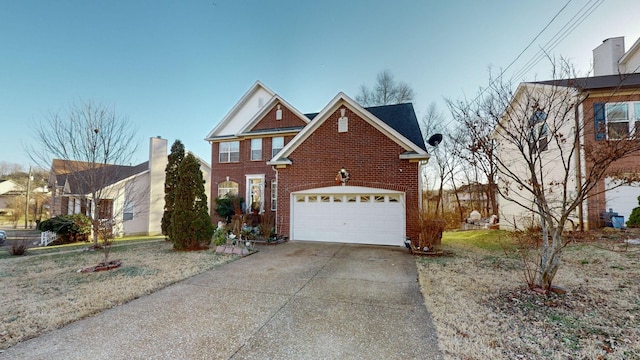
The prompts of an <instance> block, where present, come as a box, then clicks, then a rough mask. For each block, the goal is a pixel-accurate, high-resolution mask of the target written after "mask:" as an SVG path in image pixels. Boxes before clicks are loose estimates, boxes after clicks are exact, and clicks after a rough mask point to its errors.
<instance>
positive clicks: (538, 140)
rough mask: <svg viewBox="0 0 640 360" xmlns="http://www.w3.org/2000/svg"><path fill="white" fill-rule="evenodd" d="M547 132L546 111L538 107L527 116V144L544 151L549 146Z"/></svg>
mask: <svg viewBox="0 0 640 360" xmlns="http://www.w3.org/2000/svg"><path fill="white" fill-rule="evenodd" d="M548 134H549V126H548V125H547V113H545V112H544V111H542V110H540V109H538V110H536V111H535V112H534V113H533V115H531V117H530V118H529V146H532V147H534V149H535V150H536V151H538V152H541V151H546V150H547V149H548V148H549V141H548V139H547V136H548Z"/></svg>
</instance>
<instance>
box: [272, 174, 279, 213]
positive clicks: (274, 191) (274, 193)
mask: <svg viewBox="0 0 640 360" xmlns="http://www.w3.org/2000/svg"><path fill="white" fill-rule="evenodd" d="M277 206H278V182H277V181H276V179H273V180H271V210H274V211H275V210H276V207H277Z"/></svg>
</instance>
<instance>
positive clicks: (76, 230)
mask: <svg viewBox="0 0 640 360" xmlns="http://www.w3.org/2000/svg"><path fill="white" fill-rule="evenodd" d="M38 230H40V231H53V232H55V233H56V234H58V240H56V241H55V242H54V243H53V245H60V244H69V243H73V242H77V241H89V234H90V233H91V220H90V219H89V218H88V217H87V216H85V215H82V214H74V215H58V216H56V217H53V218H51V219H48V220H45V221H43V222H41V223H40V224H39V225H38Z"/></svg>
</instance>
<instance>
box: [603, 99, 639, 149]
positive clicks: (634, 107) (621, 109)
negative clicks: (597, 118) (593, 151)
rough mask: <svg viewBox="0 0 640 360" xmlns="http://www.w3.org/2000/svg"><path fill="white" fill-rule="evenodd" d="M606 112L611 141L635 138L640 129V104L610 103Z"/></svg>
mask: <svg viewBox="0 0 640 360" xmlns="http://www.w3.org/2000/svg"><path fill="white" fill-rule="evenodd" d="M605 112H606V120H607V139H609V140H618V139H624V138H627V137H629V136H633V135H634V134H635V131H636V130H639V129H640V102H620V103H608V104H606V105H605ZM636 135H637V134H636Z"/></svg>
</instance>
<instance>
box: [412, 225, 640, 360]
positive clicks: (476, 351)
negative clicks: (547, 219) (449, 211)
mask: <svg viewBox="0 0 640 360" xmlns="http://www.w3.org/2000/svg"><path fill="white" fill-rule="evenodd" d="M475 233H477V234H479V235H480V237H481V238H482V240H480V241H478V240H477V239H474V238H473V237H470V238H463V239H460V238H456V236H459V235H457V234H455V233H445V236H444V239H443V244H444V247H445V249H446V250H448V251H450V252H451V254H450V256H446V257H437V258H417V260H416V261H417V264H418V269H419V273H420V283H421V286H422V291H423V294H424V296H425V303H426V306H427V308H428V309H429V311H430V312H431V314H432V316H433V321H434V323H435V326H436V328H437V331H438V339H439V344H440V348H441V349H442V351H443V352H444V354H445V358H446V359H640V312H639V310H640V246H638V245H636V246H631V247H629V248H626V247H624V246H621V244H622V243H621V240H620V239H615V237H616V236H608V235H606V234H605V236H607V237H608V238H609V239H606V240H605V239H602V238H598V237H596V239H595V240H591V241H588V242H582V243H575V244H570V245H569V246H568V247H567V248H566V249H565V256H564V258H563V260H564V261H563V265H562V266H561V268H560V270H559V272H558V274H557V276H556V279H555V284H556V285H559V286H562V287H564V288H566V289H567V290H568V292H567V294H565V295H555V294H552V295H549V296H544V295H540V294H537V293H535V292H532V291H530V290H528V289H527V288H526V284H525V283H524V280H523V275H522V271H521V268H522V266H521V264H522V263H521V259H519V258H518V257H517V256H515V255H514V252H513V251H511V250H501V249H505V248H507V247H508V244H509V240H507V237H506V235H505V234H504V233H502V232H496V233H489V232H487V231H484V232H475ZM636 236H637V235H636ZM491 237H494V238H495V242H496V244H498V243H500V245H496V246H491V240H488V239H490V238H491ZM612 238H614V239H612ZM614 245H615V246H614ZM614 248H615V250H616V251H611V249H614Z"/></svg>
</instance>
